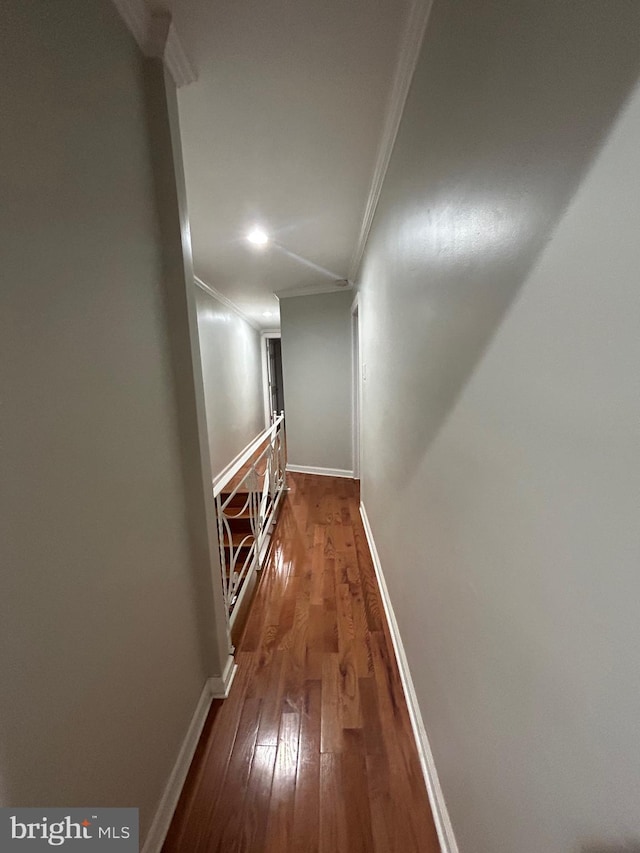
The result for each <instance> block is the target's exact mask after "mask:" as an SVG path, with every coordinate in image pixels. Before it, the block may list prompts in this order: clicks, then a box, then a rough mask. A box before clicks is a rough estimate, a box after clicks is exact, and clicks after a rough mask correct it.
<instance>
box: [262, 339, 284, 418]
mask: <svg viewBox="0 0 640 853" xmlns="http://www.w3.org/2000/svg"><path fill="white" fill-rule="evenodd" d="M262 339H263V345H262V381H263V387H264V419H265V426H266V427H268V426H271V424H272V423H273V420H274V418H275V417H276V416H277V415H279V414H280V412H283V411H284V382H283V379H282V342H281V339H280V332H264V333H263V335H262Z"/></svg>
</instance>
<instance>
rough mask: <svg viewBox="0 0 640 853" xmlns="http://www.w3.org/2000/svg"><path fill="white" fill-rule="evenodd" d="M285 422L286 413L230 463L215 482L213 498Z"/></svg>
mask: <svg viewBox="0 0 640 853" xmlns="http://www.w3.org/2000/svg"><path fill="white" fill-rule="evenodd" d="M283 421H284V412H282V413H281V414H279V415H278V417H277V418H276V419H275V420H274V422H273V423H272V424H271V426H270V427H267V429H265V430H263V431H262V432H261V433H260V435H259V436H258V437H257V438H255V439H254V440H253V441H252V442H251V444H250V445H249V446H248V447H247V448H246V449H245V450H243V451H242V453H241V454H240V456H237V457H236V458H235V459H234V460H233V462H230V463H229V465H227V467H226V468H224V469H223V470H222V471H221V472H220V473H219V474H218V476H217V477H215V478H214V480H213V496H214V498H217V497H218V495H219V494H220V492H221V491H222V490H223V489H224V487H225V486H226V485H227V483H228V482H229V481H230V480H232V479H233V478H234V477H235V475H236V474H237V473H238V471H239V470H240V469H241V468H242V467H243V466H244V465H246V464H247V462H248V461H249V459H251V457H252V456H253V454H254V453H255V452H256V450H257V449H258V448H259V447H260V446H261V445H262V444H264V443H265V442H266V441H267V439H268V438H270V437H271V436H272V435H274V434H275V432H276V431H277V429H278V427H279V426H280V424H281V423H282V422H283Z"/></svg>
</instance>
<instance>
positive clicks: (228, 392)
mask: <svg viewBox="0 0 640 853" xmlns="http://www.w3.org/2000/svg"><path fill="white" fill-rule="evenodd" d="M194 291H195V297H196V306H197V311H198V332H199V336H200V352H201V355H202V373H203V379H204V394H205V401H206V408H207V427H208V433H209V454H210V457H211V468H212V476H213V477H215V476H216V475H217V474H219V473H220V471H222V469H223V468H224V467H225V466H226V465H228V464H229V462H231V460H232V459H233V458H234V457H235V456H237V455H238V453H239V452H240V451H241V450H243V449H244V448H245V447H246V446H247V444H249V442H250V441H252V439H254V438H255V437H256V436H257V435H258V433H260V432H262V430H263V429H264V405H263V395H262V362H261V357H260V333H259V332H257V331H256V330H255V329H253V328H252V327H251V326H250V325H249V324H248V323H247V322H246V321H245V320H243V319H242V317H240V316H239V315H238V314H236V313H235V311H233V310H232V309H231V308H229V307H228V306H226V305H223V303H222V302H220V301H219V300H218V299H216V298H215V297H214V296H212V295H211V294H210V293H208V292H206V291H204V290H202V289H201V288H200V287H198V286H197V285H194Z"/></svg>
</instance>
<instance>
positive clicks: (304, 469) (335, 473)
mask: <svg viewBox="0 0 640 853" xmlns="http://www.w3.org/2000/svg"><path fill="white" fill-rule="evenodd" d="M287 471H291V472H292V473H294V474H319V475H320V476H321V477H349V478H350V479H353V471H347V470H346V468H314V467H313V466H312V465H289V464H287Z"/></svg>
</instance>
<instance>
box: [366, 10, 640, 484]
mask: <svg viewBox="0 0 640 853" xmlns="http://www.w3.org/2000/svg"><path fill="white" fill-rule="evenodd" d="M638 38H640V3H638V2H637V0H617V2H616V3H615V4H613V6H612V5H611V4H610V3H608V2H602V1H601V0H595V2H590V3H584V2H583V0H565V1H564V2H562V3H558V2H557V0H541V2H530V0H518V2H513V0H493V2H491V3H486V4H478V3H477V2H476V0H456V2H453V0H435V4H434V8H433V10H432V13H431V18H430V21H429V25H428V29H427V34H426V38H425V43H424V46H423V49H422V53H421V57H420V61H419V63H418V67H417V69H416V73H415V76H414V79H413V82H412V87H411V91H410V93H409V97H408V100H407V104H406V107H405V112H404V116H403V120H402V124H401V127H400V131H399V134H398V138H397V141H396V144H395V148H394V152H393V156H392V159H391V162H390V165H389V169H388V172H387V175H386V178H385V183H384V187H383V192H382V195H381V199H380V204H379V207H378V211H377V213H376V219H375V221H374V225H373V229H372V232H371V236H370V239H369V246H368V248H367V253H366V256H365V264H364V267H363V272H362V283H363V287H364V289H365V291H366V290H369V289H371V303H370V304H371V310H372V313H371V316H372V318H375V319H372V322H373V323H374V325H375V332H374V334H375V335H376V338H375V339H376V340H378V341H384V342H386V346H384V347H379V348H378V351H377V352H376V353H373V352H372V353H371V354H370V362H371V363H370V372H371V373H372V374H373V375H377V376H378V377H379V381H380V383H381V385H383V386H384V387H385V388H386V390H387V392H388V393H390V394H391V397H389V398H388V399H387V405H386V406H385V408H384V412H381V414H380V417H381V421H380V423H379V424H378V425H377V428H378V429H379V430H380V432H381V434H386V435H396V436H397V437H398V439H399V440H398V445H399V446H400V445H402V448H403V449H402V453H400V452H399V451H398V453H397V454H396V456H397V460H396V461H397V463H398V465H397V467H395V468H394V469H392V470H388V471H385V476H391V477H392V478H393V479H394V480H397V482H398V483H406V482H407V479H408V478H410V477H411V475H412V473H413V472H414V471H415V463H416V460H418V459H420V458H421V457H422V456H423V455H424V453H425V452H426V450H427V449H428V447H429V445H430V444H431V442H432V441H433V439H434V437H435V436H436V434H437V433H438V431H439V430H440V428H441V426H442V424H443V422H444V420H445V418H446V417H447V415H448V414H449V412H450V411H451V409H452V407H453V406H454V404H455V402H456V400H457V398H458V396H459V394H460V393H461V391H462V389H463V387H464V385H465V384H466V382H467V380H468V378H469V376H470V374H471V372H472V371H473V369H474V367H475V365H476V364H477V362H478V359H479V358H480V356H481V354H482V352H483V350H484V349H485V347H486V346H487V345H488V343H489V341H490V340H491V338H492V336H493V334H494V333H495V331H496V330H497V328H498V326H499V324H500V322H501V320H502V318H503V316H504V314H505V312H506V310H507V309H508V307H509V305H510V304H511V303H512V301H513V299H514V298H515V296H516V295H517V293H518V290H519V288H520V287H521V285H522V284H523V282H524V281H525V279H526V278H527V276H528V274H529V272H530V271H531V269H532V267H533V265H534V264H535V262H536V260H537V258H538V256H539V255H540V253H541V251H542V249H543V247H544V246H545V244H546V243H547V242H548V240H549V239H550V237H551V234H552V232H553V230H554V229H555V227H556V225H557V223H558V221H559V219H560V217H561V216H562V213H563V211H564V210H565V209H566V207H567V205H568V203H569V201H570V199H571V197H572V196H573V194H574V192H575V190H576V188H577V186H578V184H579V182H580V180H581V178H582V177H583V175H584V174H585V171H586V170H587V168H588V166H589V164H590V162H591V161H592V159H593V157H594V155H595V154H596V152H597V150H598V148H599V146H600V145H601V144H602V142H603V141H604V138H605V136H606V133H607V131H608V129H609V128H610V127H611V125H612V123H613V121H614V119H615V117H616V115H617V113H618V112H619V110H620V108H621V106H622V104H623V103H624V101H625V99H626V98H627V96H628V95H629V93H630V91H631V90H632V88H633V86H634V84H635V82H636V80H637V78H638V74H639V72H640V52H639V51H638V48H637V45H638ZM604 249H605V250H606V247H604ZM369 277H370V278H371V281H372V285H371V288H369V284H368V281H367V280H368V278H369ZM391 350H393V352H390V351H391ZM407 365H410V367H409V369H407ZM392 398H393V399H392ZM400 399H401V400H402V403H401V405H400V404H399V403H398V400H400ZM425 401H428V405H425Z"/></svg>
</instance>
